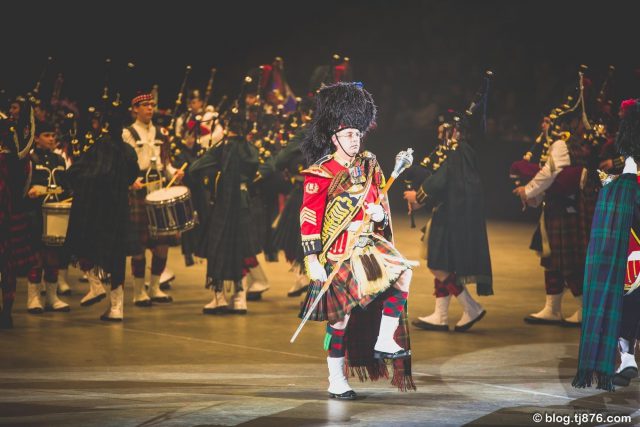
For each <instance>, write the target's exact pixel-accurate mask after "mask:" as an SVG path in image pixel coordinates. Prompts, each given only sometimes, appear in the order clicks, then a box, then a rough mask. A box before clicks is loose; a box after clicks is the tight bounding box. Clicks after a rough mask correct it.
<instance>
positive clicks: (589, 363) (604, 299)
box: [572, 174, 639, 391]
mask: <svg viewBox="0 0 640 427" xmlns="http://www.w3.org/2000/svg"><path fill="white" fill-rule="evenodd" d="M638 192H639V188H638V184H637V182H636V176H635V175H632V174H624V175H621V176H620V178H618V179H617V180H615V181H614V182H612V183H610V184H608V185H606V186H605V187H604V188H603V189H602V190H601V191H600V195H599V197H598V202H597V205H596V209H595V215H594V217H593V225H592V227H591V240H590V242H589V247H588V252H587V260H586V267H585V277H584V296H583V305H584V308H583V311H582V334H581V338H580V354H579V356H578V371H577V373H576V376H575V378H574V379H573V382H572V385H573V386H574V387H578V388H584V387H590V386H591V383H592V381H593V378H594V377H595V379H596V381H597V386H596V387H597V388H599V389H602V390H608V391H613V390H614V389H615V387H614V385H613V377H614V373H615V357H616V344H617V341H618V333H619V329H620V321H621V317H622V316H621V313H622V296H623V286H624V276H625V273H626V262H627V248H628V245H629V230H630V228H631V225H632V221H633V210H634V206H635V202H636V200H638Z"/></svg>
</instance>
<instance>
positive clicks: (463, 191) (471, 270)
mask: <svg viewBox="0 0 640 427" xmlns="http://www.w3.org/2000/svg"><path fill="white" fill-rule="evenodd" d="M421 188H422V191H424V192H425V193H426V194H427V196H428V198H429V199H428V200H433V201H434V202H435V203H436V206H435V207H434V209H433V216H432V218H431V227H430V230H429V237H428V239H429V240H428V255H427V266H428V267H429V268H431V269H433V270H444V271H449V272H455V273H456V276H457V281H458V283H459V284H466V283H477V292H478V294H479V295H492V294H493V289H492V282H493V280H492V273H491V257H490V255H489V242H488V239H487V227H486V220H485V206H484V194H483V190H482V184H481V182H480V177H479V174H478V167H477V163H476V156H475V150H474V149H473V148H472V147H471V146H470V145H469V144H467V143H466V142H463V141H461V142H459V144H458V148H457V149H456V150H455V151H452V152H450V154H449V155H448V157H447V160H446V161H445V162H444V163H443V165H442V166H441V167H440V168H439V169H438V170H437V171H436V172H435V173H433V175H431V176H429V177H428V178H426V179H425V180H424V182H423V183H422V185H421Z"/></svg>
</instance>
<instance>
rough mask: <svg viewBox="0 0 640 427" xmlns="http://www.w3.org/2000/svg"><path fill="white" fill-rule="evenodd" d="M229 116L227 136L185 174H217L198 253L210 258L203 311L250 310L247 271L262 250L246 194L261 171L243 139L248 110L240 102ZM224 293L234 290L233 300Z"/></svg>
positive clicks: (199, 176)
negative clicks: (207, 296)
mask: <svg viewBox="0 0 640 427" xmlns="http://www.w3.org/2000/svg"><path fill="white" fill-rule="evenodd" d="M242 95H243V94H241V97H242ZM239 99H242V98H239ZM230 115H231V116H230V118H229V119H228V121H227V122H226V124H225V129H227V136H226V138H225V139H224V140H223V141H222V142H221V143H220V144H218V145H217V146H214V147H212V148H210V149H209V150H207V152H206V153H205V154H204V155H203V156H202V157H200V158H199V159H197V160H195V161H194V162H193V163H192V164H191V165H190V166H189V169H188V173H187V176H188V178H189V179H193V180H194V181H195V180H201V179H203V177H204V175H205V174H207V175H211V174H212V173H214V174H215V177H216V179H215V203H214V204H213V207H212V208H211V211H210V212H209V213H208V214H207V223H206V225H205V226H204V227H203V233H202V236H201V243H200V246H199V251H198V253H197V255H198V256H199V257H201V258H206V259H207V279H206V287H207V288H208V289H211V291H212V292H213V299H212V300H211V302H209V303H208V304H207V305H205V306H204V308H203V309H202V312H203V313H204V314H224V313H231V314H246V313H247V287H248V285H247V283H246V282H247V280H246V275H247V272H248V270H249V269H250V268H251V267H255V265H254V264H253V262H252V260H255V256H256V255H257V253H258V252H259V249H258V244H257V241H256V238H255V235H254V234H255V233H253V232H252V230H253V227H252V224H251V212H250V209H251V200H250V197H249V194H248V186H249V184H250V183H251V181H252V180H253V178H254V177H255V175H256V171H257V170H258V150H257V149H256V148H255V147H254V146H253V144H252V143H251V142H249V141H247V139H246V138H245V134H246V120H245V118H244V112H243V111H241V109H240V108H238V107H237V105H236V106H235V107H234V108H233V109H232V111H231V112H230ZM225 285H227V286H225ZM225 287H226V289H225ZM225 291H227V292H228V293H230V294H231V296H230V301H228V300H227V297H226V296H225Z"/></svg>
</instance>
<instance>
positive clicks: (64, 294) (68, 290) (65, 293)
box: [56, 289, 71, 297]
mask: <svg viewBox="0 0 640 427" xmlns="http://www.w3.org/2000/svg"><path fill="white" fill-rule="evenodd" d="M56 293H57V294H58V295H60V296H65V297H68V296H69V295H71V289H67V290H66V291H64V292H60V290H57V291H56Z"/></svg>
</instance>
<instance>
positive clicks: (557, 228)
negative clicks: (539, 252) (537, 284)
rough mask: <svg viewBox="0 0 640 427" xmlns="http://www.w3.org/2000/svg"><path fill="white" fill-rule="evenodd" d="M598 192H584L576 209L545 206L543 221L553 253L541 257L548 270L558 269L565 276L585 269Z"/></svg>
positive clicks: (541, 262)
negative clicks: (568, 209) (573, 211)
mask: <svg viewBox="0 0 640 427" xmlns="http://www.w3.org/2000/svg"><path fill="white" fill-rule="evenodd" d="M596 198H597V192H589V193H586V192H583V193H582V194H581V197H579V199H578V201H577V203H576V212H575V213H568V212H566V209H562V208H560V209H559V208H556V207H552V208H549V209H546V208H545V211H544V215H545V217H544V221H545V228H546V232H547V238H548V240H549V247H550V249H551V255H550V256H548V257H544V258H542V259H541V260H540V264H541V265H542V266H543V267H544V268H546V269H547V270H553V271H559V272H561V273H562V274H563V275H564V276H565V277H566V276H568V275H570V274H575V273H580V274H581V273H582V272H583V271H584V265H585V259H586V256H587V246H588V245H589V236H590V234H591V221H592V220H593V213H594V210H595V200H596Z"/></svg>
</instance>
